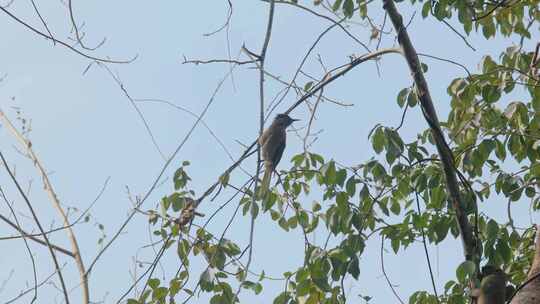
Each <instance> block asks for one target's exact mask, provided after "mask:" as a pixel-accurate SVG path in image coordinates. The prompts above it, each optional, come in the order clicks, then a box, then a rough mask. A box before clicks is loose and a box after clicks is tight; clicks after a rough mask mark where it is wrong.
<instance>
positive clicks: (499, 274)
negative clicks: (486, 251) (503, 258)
mask: <svg viewBox="0 0 540 304" xmlns="http://www.w3.org/2000/svg"><path fill="white" fill-rule="evenodd" d="M506 282H507V276H506V274H505V273H504V272H503V271H502V270H501V269H500V268H498V267H495V266H492V265H487V266H484V267H482V281H481V283H480V288H477V289H475V290H473V293H472V296H473V297H474V298H477V303H478V304H504V303H505V302H506V298H507V294H506V293H507V286H506Z"/></svg>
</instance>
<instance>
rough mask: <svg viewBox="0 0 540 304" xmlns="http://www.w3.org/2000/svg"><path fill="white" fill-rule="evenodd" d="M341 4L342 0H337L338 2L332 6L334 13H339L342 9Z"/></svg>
mask: <svg viewBox="0 0 540 304" xmlns="http://www.w3.org/2000/svg"><path fill="white" fill-rule="evenodd" d="M341 2H342V0H336V2H334V5H332V10H333V11H334V12H335V11H337V10H338V9H339V8H340V7H341Z"/></svg>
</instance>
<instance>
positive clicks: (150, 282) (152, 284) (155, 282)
mask: <svg viewBox="0 0 540 304" xmlns="http://www.w3.org/2000/svg"><path fill="white" fill-rule="evenodd" d="M159 283H160V281H159V279H156V278H153V279H150V280H148V286H150V288H152V289H156V288H157V287H158V286H159Z"/></svg>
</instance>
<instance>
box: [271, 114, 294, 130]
mask: <svg viewBox="0 0 540 304" xmlns="http://www.w3.org/2000/svg"><path fill="white" fill-rule="evenodd" d="M298 120H299V119H294V118H291V117H290V116H289V115H287V114H278V115H276V118H274V124H277V125H279V126H282V127H285V128H286V127H288V126H290V125H291V124H292V123H293V122H295V121H298Z"/></svg>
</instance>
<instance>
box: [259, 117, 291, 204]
mask: <svg viewBox="0 0 540 304" xmlns="http://www.w3.org/2000/svg"><path fill="white" fill-rule="evenodd" d="M298 120H299V119H294V118H291V117H290V116H289V115H287V114H278V115H276V117H275V118H274V121H273V122H272V124H271V125H270V127H268V128H267V129H266V130H265V131H264V132H263V133H262V135H261V136H260V137H259V145H260V149H261V156H262V159H263V160H264V170H265V171H264V176H263V179H262V182H261V187H260V190H259V194H260V197H261V198H265V197H266V193H267V191H268V189H269V188H270V179H271V177H272V173H273V172H274V171H275V170H276V167H277V165H278V163H279V161H280V160H281V156H283V151H284V150H285V144H286V139H287V133H286V131H285V130H286V129H287V127H288V126H290V125H291V124H292V123H293V122H295V121H298Z"/></svg>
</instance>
